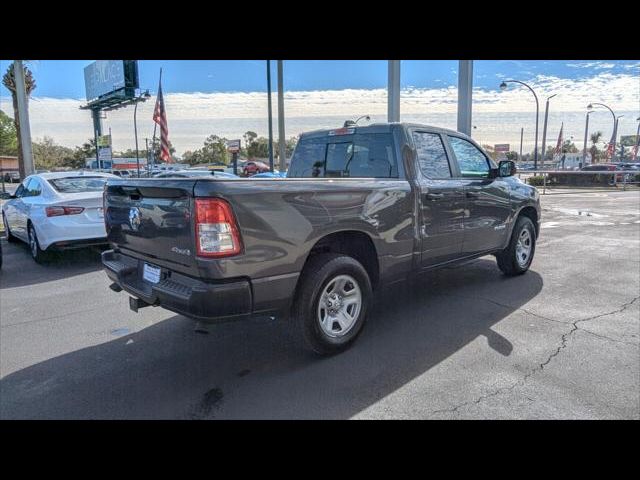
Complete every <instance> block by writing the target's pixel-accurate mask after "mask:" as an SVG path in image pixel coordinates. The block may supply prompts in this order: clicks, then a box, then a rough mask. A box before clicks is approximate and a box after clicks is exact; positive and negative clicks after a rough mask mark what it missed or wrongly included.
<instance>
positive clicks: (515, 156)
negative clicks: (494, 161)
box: [505, 151, 518, 162]
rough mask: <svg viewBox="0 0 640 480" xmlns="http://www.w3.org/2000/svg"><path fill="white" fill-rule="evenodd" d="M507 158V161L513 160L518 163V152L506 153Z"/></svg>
mask: <svg viewBox="0 0 640 480" xmlns="http://www.w3.org/2000/svg"><path fill="white" fill-rule="evenodd" d="M505 156H506V157H507V160H511V161H512V162H517V161H518V152H514V151H511V152H507V153H505Z"/></svg>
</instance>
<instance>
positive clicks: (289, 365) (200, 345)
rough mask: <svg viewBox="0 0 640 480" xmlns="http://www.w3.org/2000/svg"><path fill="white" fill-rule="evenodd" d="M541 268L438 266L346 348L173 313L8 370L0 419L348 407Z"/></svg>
mask: <svg viewBox="0 0 640 480" xmlns="http://www.w3.org/2000/svg"><path fill="white" fill-rule="evenodd" d="M542 284H543V282H542V278H541V277H540V275H539V274H538V273H536V272H535V271H530V272H528V273H527V274H526V275H523V276H519V277H515V278H510V279H507V278H505V277H503V276H501V275H500V273H499V271H498V269H497V268H496V266H495V262H494V261H493V260H487V259H480V260H477V261H475V262H473V263H472V264H469V265H466V266H464V267H460V268H456V269H443V270H440V271H436V272H432V273H430V274H429V275H427V276H424V278H422V279H420V281H418V282H414V283H413V286H412V287H411V288H409V286H408V284H405V285H400V286H398V287H394V288H388V289H385V291H383V292H379V293H378V294H377V296H376V300H375V304H374V308H373V312H372V315H371V317H370V318H369V322H368V324H367V325H366V327H365V329H364V330H363V332H362V334H361V336H360V337H359V339H358V341H357V342H356V343H355V344H354V345H353V347H352V348H351V349H349V350H348V351H346V352H344V353H342V354H340V355H336V356H334V357H330V358H319V357H317V356H314V355H312V354H310V353H307V352H305V351H303V350H300V349H299V348H297V347H296V346H294V344H293V343H292V342H291V341H290V340H289V337H288V336H287V335H286V334H285V333H284V328H283V322H282V321H278V320H275V321H274V320H268V319H255V320H249V321H245V322H239V323H229V324H221V325H218V326H216V327H215V328H214V329H213V330H212V333H210V334H209V335H201V334H196V333H194V331H193V330H194V325H193V323H192V321H191V320H189V319H186V318H184V317H182V316H174V317H171V318H169V319H168V320H164V321H161V322H159V323H156V324H154V325H152V326H150V327H148V328H145V329H143V330H141V331H139V332H136V333H133V334H131V335H127V336H124V337H120V338H118V339H116V340H112V341H109V342H106V343H103V344H100V345H96V346H91V347H88V348H84V349H82V350H78V351H74V352H71V353H68V354H64V355H61V356H58V357H56V358H52V359H49V360H46V361H44V362H42V363H39V364H35V365H33V366H30V367H27V368H24V369H22V370H19V371H16V372H14V373H12V374H9V375H7V376H6V377H4V378H2V379H1V380H0V418H3V419H9V418H101V419H102V418H131V419H133V418H135V419H138V418H194V419H202V418H252V419H255V418H332V419H342V418H349V417H351V416H353V415H356V414H358V413H359V412H361V411H363V410H364V409H366V408H367V407H369V406H371V405H373V404H374V403H376V402H377V401H379V400H381V399H383V398H384V397H386V396H388V395H390V394H392V393H394V392H395V391H396V390H398V389H399V388H401V387H402V386H403V385H405V384H407V383H408V382H411V381H412V380H414V379H415V378H416V377H418V376H420V375H423V374H424V373H425V372H428V371H429V370H430V369H431V368H432V367H433V366H435V365H437V364H438V363H440V362H442V361H444V360H445V359H447V358H448V357H450V356H451V355H453V354H455V353H456V352H458V351H459V350H460V349H462V348H463V347H465V346H466V345H468V344H469V343H470V342H472V341H475V340H476V339H478V338H479V337H480V338H481V339H482V338H484V339H485V341H486V342H487V343H486V345H487V347H488V348H491V349H493V350H495V351H496V352H497V353H498V355H500V356H505V357H508V356H509V355H510V354H511V352H512V350H513V348H514V347H513V345H512V343H511V342H510V341H509V340H508V339H506V338H504V337H502V336H501V335H499V334H498V333H497V332H496V331H495V330H493V329H492V326H494V325H495V324H496V323H498V322H500V321H501V320H502V319H504V318H505V317H507V316H508V315H509V314H511V313H512V312H513V311H514V310H516V309H517V308H519V307H520V306H522V305H523V304H525V303H527V302H528V301H529V300H530V299H532V298H533V297H535V296H536V295H537V294H538V293H539V292H540V290H541V288H542Z"/></svg>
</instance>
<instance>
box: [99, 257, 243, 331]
mask: <svg viewBox="0 0 640 480" xmlns="http://www.w3.org/2000/svg"><path fill="white" fill-rule="evenodd" d="M102 264H103V265H104V267H105V271H106V273H107V276H108V277H109V278H110V279H111V280H112V281H113V282H114V283H116V284H117V285H118V286H119V287H120V288H122V289H123V290H125V291H126V292H128V293H129V294H131V295H133V296H134V297H136V298H139V299H140V300H142V301H144V302H146V303H147V304H149V305H157V306H161V307H163V308H166V309H167V310H171V311H173V312H176V313H179V314H182V315H185V316H187V317H191V318H195V319H198V320H203V321H215V320H223V319H233V318H236V317H243V316H246V315H249V314H251V313H252V303H253V302H252V289H251V284H250V282H249V281H248V280H234V281H226V282H219V283H209V282H204V281H202V280H199V279H196V278H193V277H188V276H186V275H182V274H179V273H176V272H173V271H170V270H167V269H165V268H162V275H161V279H160V281H159V282H158V283H156V284H153V283H150V282H148V281H146V280H143V278H142V270H143V265H144V261H142V260H138V259H135V258H133V257H129V256H127V255H122V254H120V253H117V252H115V251H113V250H107V251H105V252H103V253H102Z"/></svg>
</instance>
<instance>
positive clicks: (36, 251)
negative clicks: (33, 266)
mask: <svg viewBox="0 0 640 480" xmlns="http://www.w3.org/2000/svg"><path fill="white" fill-rule="evenodd" d="M27 228H28V231H29V242H28V245H29V253H31V258H33V259H34V260H35V262H36V263H44V262H46V261H47V260H49V255H48V253H47V252H46V251H44V250H42V249H41V248H40V242H39V241H38V235H37V234H36V229H35V228H34V226H33V224H32V223H31V222H29V226H28V227H27Z"/></svg>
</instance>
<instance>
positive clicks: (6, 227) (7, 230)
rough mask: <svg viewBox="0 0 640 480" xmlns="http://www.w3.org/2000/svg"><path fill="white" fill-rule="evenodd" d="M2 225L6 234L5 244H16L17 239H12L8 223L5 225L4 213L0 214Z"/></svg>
mask: <svg viewBox="0 0 640 480" xmlns="http://www.w3.org/2000/svg"><path fill="white" fill-rule="evenodd" d="M2 223H3V224H4V231H5V233H6V234H7V242H11V243H14V242H17V241H18V239H17V238H16V237H14V236H13V235H12V233H11V230H10V229H9V223H7V217H5V215H4V213H3V214H2Z"/></svg>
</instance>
